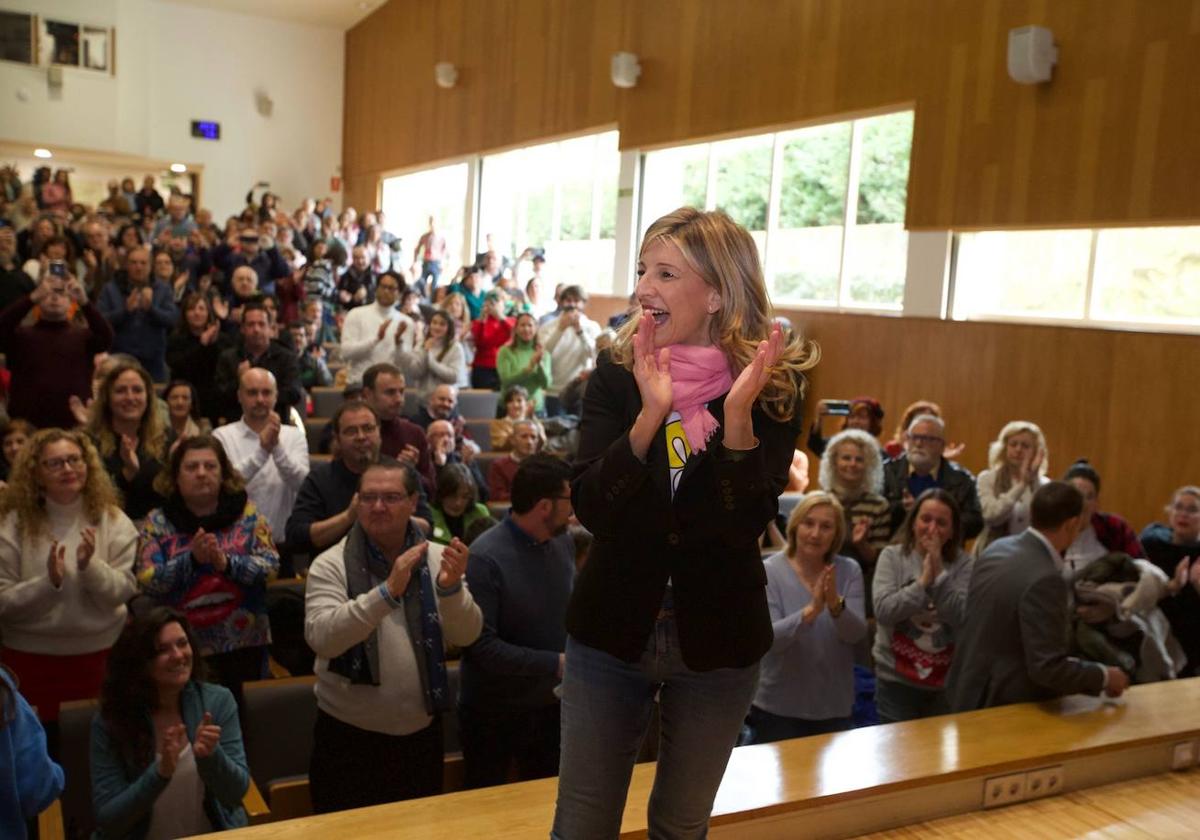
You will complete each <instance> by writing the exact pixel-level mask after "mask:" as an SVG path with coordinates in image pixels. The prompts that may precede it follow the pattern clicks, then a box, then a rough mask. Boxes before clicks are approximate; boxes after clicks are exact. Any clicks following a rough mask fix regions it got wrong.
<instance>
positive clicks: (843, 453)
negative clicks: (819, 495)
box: [820, 429, 892, 615]
mask: <svg viewBox="0 0 1200 840" xmlns="http://www.w3.org/2000/svg"><path fill="white" fill-rule="evenodd" d="M820 482H821V489H822V490H825V491H826V492H828V493H832V494H833V495H834V496H836V497H837V500H838V501H839V502H841V507H842V509H843V510H844V511H845V516H846V537H847V538H846V541H845V544H844V546H843V547H842V553H843V554H845V555H846V556H847V557H850V558H853V559H854V560H856V561H857V562H858V565H859V567H860V568H861V569H862V575H863V582H864V589H865V593H866V598H867V603H868V604H870V603H871V601H870V597H871V580H872V578H873V577H874V574H875V558H876V557H878V556H879V552H880V551H882V550H883V547H884V546H885V545H886V544H887V541H888V537H889V536H891V529H892V517H891V508H890V506H889V505H888V501H887V499H885V498H884V497H883V496H882V495H881V493H880V491H882V490H883V459H882V458H881V457H880V454H879V442H878V441H877V440H876V439H875V436H874V435H872V434H870V433H869V432H864V431H862V430H860V429H845V430H843V431H841V432H838V433H837V434H836V435H834V436H833V437H832V438H830V439H829V443H828V444H827V445H826V447H825V453H824V454H823V455H822V456H821V470H820ZM867 614H868V615H871V614H872V613H871V608H870V607H868V613H867Z"/></svg>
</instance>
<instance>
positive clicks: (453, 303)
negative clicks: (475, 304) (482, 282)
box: [441, 286, 475, 379]
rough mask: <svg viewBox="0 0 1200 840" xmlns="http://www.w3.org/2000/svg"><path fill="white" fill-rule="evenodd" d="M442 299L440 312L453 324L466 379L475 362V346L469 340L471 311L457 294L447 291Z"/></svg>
mask: <svg viewBox="0 0 1200 840" xmlns="http://www.w3.org/2000/svg"><path fill="white" fill-rule="evenodd" d="M443 288H445V289H447V293H446V296H445V297H444V298H443V299H442V304H441V306H442V311H443V312H445V313H446V314H447V315H449V316H450V320H451V321H452V322H453V323H454V334H455V335H457V336H459V340H460V341H461V342H462V348H463V362H464V364H466V366H467V370H468V379H470V376H469V372H470V368H471V363H472V362H473V361H475V345H474V343H473V342H472V339H471V310H470V307H468V306H467V299H466V298H465V297H463V296H462V295H461V294H460V293H458V292H451V291H448V290H449V287H448V286H445V287H443Z"/></svg>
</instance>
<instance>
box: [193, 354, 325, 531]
mask: <svg viewBox="0 0 1200 840" xmlns="http://www.w3.org/2000/svg"><path fill="white" fill-rule="evenodd" d="M275 400H276V396H275V377H274V376H272V375H271V372H270V371H269V370H264V369H262V368H250V369H249V370H247V371H246V372H245V373H243V374H242V380H241V385H240V386H239V387H238V402H239V403H240V404H241V407H242V419H240V420H238V421H236V422H234V423H228V424H226V425H224V426H221V427H220V428H218V429H217V430H216V431H214V432H213V437H214V438H216V439H217V440H218V441H220V443H221V446H222V447H223V448H224V449H225V454H226V455H227V456H228V457H229V461H230V463H231V464H233V468H234V470H236V471H237V473H238V474H239V475H241V477H242V479H243V480H244V481H245V482H246V495H247V496H248V497H249V499H250V501H251V502H253V503H254V506H255V507H256V508H258V512H259V514H260V515H261V516H264V517H266V520H267V524H268V525H270V526H271V534H272V536H273V537H274V538H275V541H276V544H277V547H278V549H279V551H280V553H281V554H286V553H287V549H286V548H285V546H284V543H285V539H284V536H285V534H286V531H287V520H288V516H289V515H290V514H291V512H292V506H293V505H294V504H295V502H296V494H297V493H299V492H300V485H301V484H303V483H304V479H305V477H306V476H307V475H308V437H307V436H306V435H305V433H304V429H301V428H298V427H296V426H287V425H284V423H283V421H282V420H281V419H280V417H279V415H278V414H277V413H276V412H275V409H274V406H275Z"/></svg>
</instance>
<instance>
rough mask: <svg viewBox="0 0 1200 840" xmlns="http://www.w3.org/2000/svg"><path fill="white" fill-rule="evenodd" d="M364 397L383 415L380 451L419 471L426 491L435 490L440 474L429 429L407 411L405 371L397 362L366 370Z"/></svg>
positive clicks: (431, 492)
mask: <svg viewBox="0 0 1200 840" xmlns="http://www.w3.org/2000/svg"><path fill="white" fill-rule="evenodd" d="M362 383H363V390H362V399H363V402H365V403H366V404H367V405H369V406H371V408H373V409H375V414H376V416H377V417H378V418H379V439H380V449H379V451H380V452H381V453H383V454H384V455H387V456H388V457H389V458H395V459H396V460H398V461H403V462H404V463H406V464H408V465H409V466H410V467H412V468H413V469H415V470H416V471H417V474H418V475H419V476H420V478H421V486H422V488H423V490H424V492H425V494H426V495H432V494H433V487H434V484H435V482H436V477H435V475H434V470H433V461H432V460H431V459H430V457H429V442H428V441H427V440H426V439H425V432H424V431H423V430H422V429H421V427H420V426H418V425H417V424H416V423H414V422H412V421H411V420H409V419H407V418H406V417H404V415H403V411H404V388H405V385H404V374H403V373H401V372H400V368H398V367H396V366H395V365H390V364H387V363H386V362H384V363H382V364H377V365H372V366H371V367H369V368H367V370H366V372H365V373H364V374H363V379H362Z"/></svg>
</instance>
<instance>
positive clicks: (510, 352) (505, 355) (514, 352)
mask: <svg viewBox="0 0 1200 840" xmlns="http://www.w3.org/2000/svg"><path fill="white" fill-rule="evenodd" d="M532 357H533V345H532V344H523V343H520V342H515V343H513V344H505V345H504V346H503V347H501V348H500V353H499V354H498V355H497V356H496V371H497V372H498V373H499V374H500V392H501V393H503V392H504V390H505V389H506V388H507V387H508V386H509V385H521V386H523V387H524V388H525V390H527V391H528V392H529V399H530V401H531V402H532V403H533V408H534V411H541V410H542V407H543V405H544V403H545V401H546V398H545V394H544V393H543V391H545V389H546V388H549V387H550V354H549V353H546V352H543V353H542V360H541V362H539V363H538V365H537V367H535V368H534V369H533V370H530V369H529V360H530V359H531V358H532Z"/></svg>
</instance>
